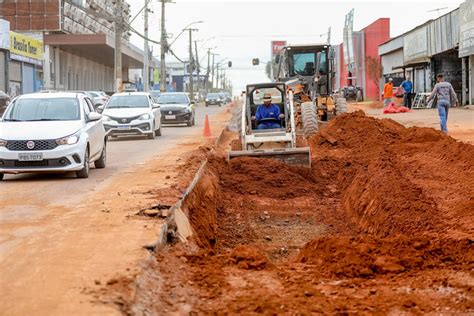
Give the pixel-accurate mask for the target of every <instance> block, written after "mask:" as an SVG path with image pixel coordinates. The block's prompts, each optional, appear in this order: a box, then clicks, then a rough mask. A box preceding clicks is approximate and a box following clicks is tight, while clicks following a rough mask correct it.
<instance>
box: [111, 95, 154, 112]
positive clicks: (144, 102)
mask: <svg viewBox="0 0 474 316" xmlns="http://www.w3.org/2000/svg"><path fill="white" fill-rule="evenodd" d="M149 107H150V104H149V102H148V98H147V96H146V95H117V96H113V97H111V98H110V100H109V102H108V103H107V109H119V108H149Z"/></svg>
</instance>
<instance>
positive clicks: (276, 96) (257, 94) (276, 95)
mask: <svg viewBox="0 0 474 316" xmlns="http://www.w3.org/2000/svg"><path fill="white" fill-rule="evenodd" d="M265 93H270V94H271V95H272V103H281V102H283V101H282V100H283V96H282V92H281V91H280V90H278V89H277V88H267V89H257V90H255V91H254V92H253V93H252V99H253V104H257V105H260V104H263V96H264V95H265Z"/></svg>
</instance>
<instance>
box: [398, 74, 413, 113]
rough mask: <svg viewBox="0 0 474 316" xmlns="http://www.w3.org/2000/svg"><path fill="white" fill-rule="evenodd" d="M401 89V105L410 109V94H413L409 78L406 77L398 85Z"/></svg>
mask: <svg viewBox="0 0 474 316" xmlns="http://www.w3.org/2000/svg"><path fill="white" fill-rule="evenodd" d="M400 87H401V88H402V89H403V105H404V106H406V107H407V108H409V109H411V94H412V92H413V83H412V82H411V81H410V77H407V78H406V79H405V80H403V82H402V83H401V84H400Z"/></svg>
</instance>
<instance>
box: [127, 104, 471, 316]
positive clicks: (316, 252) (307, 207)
mask: <svg viewBox="0 0 474 316" xmlns="http://www.w3.org/2000/svg"><path fill="white" fill-rule="evenodd" d="M309 143H310V145H311V149H312V155H313V156H312V166H313V167H312V171H311V172H310V171H308V170H304V169H302V168H296V167H291V166H287V165H285V164H283V163H280V162H278V161H273V160H268V159H258V158H238V159H234V160H232V161H231V162H230V163H227V162H226V160H225V158H224V155H222V156H219V155H218V154H212V155H208V160H209V168H208V170H207V171H206V173H205V176H204V177H203V179H202V180H201V181H200V183H199V184H198V185H197V186H196V189H195V190H194V192H193V193H192V194H191V195H190V198H189V199H188V201H187V202H186V205H185V209H186V212H187V213H188V214H189V218H190V220H191V224H192V226H193V228H194V230H195V233H196V236H195V237H194V239H193V240H191V242H190V243H188V244H181V245H177V246H174V247H170V248H169V249H167V251H166V252H164V253H161V254H160V255H159V260H158V262H159V268H158V274H159V277H158V279H159V280H160V281H159V282H156V281H150V282H148V283H147V284H148V286H149V287H151V289H148V290H149V291H148V292H150V291H152V293H154V296H155V297H156V296H159V297H160V300H154V301H153V306H152V307H148V309H147V307H146V306H145V305H143V300H138V301H139V302H140V304H134V303H133V302H132V303H131V304H132V305H133V307H134V310H140V308H143V309H142V311H143V313H145V311H147V312H149V311H150V310H152V311H155V312H156V313H157V314H160V313H173V312H181V311H183V310H186V311H188V312H189V313H196V314H215V313H218V314H219V313H222V314H255V313H264V314H272V315H275V314H311V313H315V314H318V313H319V314H344V315H347V314H380V315H382V314H392V315H399V314H407V313H413V314H424V313H432V314H440V313H448V314H449V313H451V314H470V313H471V314H472V313H473V312H474V296H473V294H472V293H473V291H472V290H473V284H474V283H473V282H474V274H473V272H472V271H473V269H474V240H473V236H474V191H473V190H474V166H473V159H474V146H472V145H467V144H463V143H459V142H456V141H455V140H454V139H452V138H450V137H448V136H446V135H444V134H442V133H440V132H437V131H434V130H432V129H426V128H405V127H403V126H402V125H400V124H398V123H396V122H394V121H392V120H377V119H374V118H370V117H367V116H365V115H364V114H363V113H362V112H356V113H351V114H345V115H342V116H340V117H337V118H335V119H334V120H332V121H331V122H330V123H329V124H328V125H327V127H326V128H325V129H324V130H323V131H321V132H320V133H319V134H317V135H316V136H315V137H314V138H312V139H310V140H309ZM192 241H194V243H193V242H192ZM196 245H197V246H198V247H196ZM172 266H176V267H177V268H176V269H171V268H170V267H172ZM177 270H179V273H178V271H177ZM153 284H155V286H154V287H153ZM161 284H165V286H164V287H161ZM177 284H178V285H177ZM142 290H143V289H139V290H138V292H137V297H138V298H140V297H142V296H143V297H144V296H146V295H147V294H148V292H146V293H144V294H141V293H140V291H142Z"/></svg>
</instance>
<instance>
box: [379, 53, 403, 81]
mask: <svg viewBox="0 0 474 316" xmlns="http://www.w3.org/2000/svg"><path fill="white" fill-rule="evenodd" d="M381 63H382V73H383V75H392V74H398V73H402V74H403V69H397V70H393V67H399V66H403V49H399V50H396V51H393V52H390V53H387V54H385V55H383V56H381Z"/></svg>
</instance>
